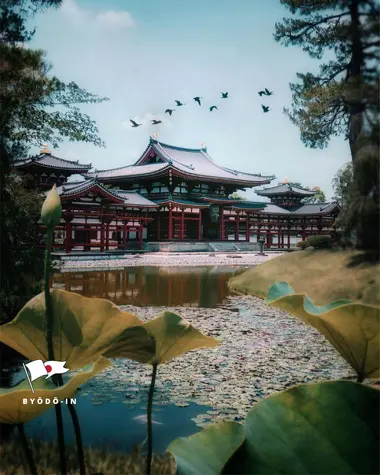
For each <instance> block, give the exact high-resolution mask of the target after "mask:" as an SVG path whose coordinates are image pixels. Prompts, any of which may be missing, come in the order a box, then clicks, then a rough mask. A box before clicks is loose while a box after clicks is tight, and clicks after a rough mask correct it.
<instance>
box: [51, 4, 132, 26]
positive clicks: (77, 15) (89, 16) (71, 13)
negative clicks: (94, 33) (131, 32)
mask: <svg viewBox="0 0 380 475" xmlns="http://www.w3.org/2000/svg"><path fill="white" fill-rule="evenodd" d="M60 11H61V12H62V13H63V14H64V15H65V16H66V17H67V18H68V19H69V20H70V21H71V22H72V23H74V24H77V25H79V24H83V23H85V22H87V23H88V22H91V23H97V24H99V25H103V26H105V27H112V28H115V27H117V28H129V27H131V26H132V25H133V24H134V22H133V19H132V16H131V14H130V13H129V12H127V11H125V10H124V11H118V12H117V11H115V10H102V11H98V12H96V11H93V10H89V9H84V8H81V7H79V5H78V4H77V3H76V1H75V0H64V1H63V2H62V6H61V9H60Z"/></svg>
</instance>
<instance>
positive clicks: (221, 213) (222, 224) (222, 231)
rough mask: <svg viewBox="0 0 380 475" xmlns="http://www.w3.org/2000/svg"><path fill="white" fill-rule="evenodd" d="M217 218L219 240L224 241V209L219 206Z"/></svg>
mask: <svg viewBox="0 0 380 475" xmlns="http://www.w3.org/2000/svg"><path fill="white" fill-rule="evenodd" d="M219 216H220V239H221V240H222V241H224V240H225V239H226V236H225V233H224V208H223V206H219Z"/></svg>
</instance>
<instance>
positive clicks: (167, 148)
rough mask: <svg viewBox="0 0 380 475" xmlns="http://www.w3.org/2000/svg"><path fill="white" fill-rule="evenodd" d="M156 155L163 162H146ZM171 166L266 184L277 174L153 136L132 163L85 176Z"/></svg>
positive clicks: (207, 176) (103, 176)
mask: <svg viewBox="0 0 380 475" xmlns="http://www.w3.org/2000/svg"><path fill="white" fill-rule="evenodd" d="M154 155H155V156H158V157H159V158H160V160H161V162H158V163H153V164H146V162H148V161H149V158H150V157H152V156H154ZM168 169H173V170H175V171H177V172H179V173H180V174H183V175H187V176H189V177H194V178H201V179H203V180H204V179H206V180H207V179H208V180H214V181H222V182H231V183H241V184H245V185H247V186H256V185H263V184H267V183H270V182H271V181H272V180H273V179H274V178H275V177H274V176H261V175H260V174H254V173H243V172H240V171H238V170H232V169H230V168H227V167H223V166H221V165H218V164H217V163H215V162H214V160H213V159H212V158H211V157H210V156H209V155H208V153H207V149H206V148H197V149H190V148H183V147H176V146H174V145H168V144H164V143H162V142H159V141H158V140H155V139H153V138H151V139H150V142H149V144H148V146H147V148H146V149H145V151H144V153H143V154H142V155H141V157H140V158H139V159H138V160H137V161H136V162H135V163H134V164H133V165H130V166H126V167H120V168H114V169H108V170H95V172H90V173H87V174H86V176H97V177H98V178H99V179H100V180H104V181H106V180H111V179H120V178H132V177H137V176H149V175H151V176H154V175H156V174H161V173H162V172H164V171H165V170H168Z"/></svg>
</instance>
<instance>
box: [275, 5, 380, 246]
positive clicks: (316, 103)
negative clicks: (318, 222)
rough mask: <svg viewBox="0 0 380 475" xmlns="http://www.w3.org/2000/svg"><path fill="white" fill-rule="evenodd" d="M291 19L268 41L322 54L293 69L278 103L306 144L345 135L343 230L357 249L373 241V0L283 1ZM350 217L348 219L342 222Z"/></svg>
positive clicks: (378, 35)
mask: <svg viewBox="0 0 380 475" xmlns="http://www.w3.org/2000/svg"><path fill="white" fill-rule="evenodd" d="M282 3H283V4H284V5H285V6H286V7H288V8H289V10H290V12H291V13H292V14H294V15H297V17H295V18H285V19H284V20H283V22H282V23H278V24H276V31H275V35H274V36H275V39H276V41H279V42H280V43H282V44H283V45H285V46H288V45H295V46H301V47H302V49H303V50H304V51H306V52H307V53H308V54H309V55H310V56H311V57H312V58H316V59H322V57H323V55H324V54H325V53H328V56H329V60H325V61H324V62H323V63H322V64H321V65H320V69H319V73H318V74H313V73H310V72H307V73H297V77H298V79H299V80H300V81H299V82H298V83H293V84H290V88H291V90H292V93H293V104H292V106H291V108H290V109H285V113H286V114H288V116H289V117H290V119H291V121H292V122H293V123H294V124H295V125H297V126H298V127H299V128H300V132H301V139H302V141H303V142H304V143H305V145H306V146H308V147H312V148H317V147H319V148H324V147H326V146H327V144H328V143H329V141H330V139H331V137H333V136H337V135H343V136H344V137H345V139H347V140H349V144H350V150H351V158H352V161H353V182H354V184H353V190H352V193H353V195H352V196H354V198H353V199H352V200H351V199H350V200H349V201H348V202H347V203H346V205H345V206H346V208H347V209H346V210H345V213H348V214H349V215H350V219H348V218H347V219H345V221H346V222H347V228H346V230H345V231H346V232H351V231H353V230H355V233H356V241H357V242H356V245H357V247H358V248H360V249H367V250H368V249H377V248H378V246H379V237H380V236H379V218H378V216H379V214H380V207H379V178H380V177H379V173H378V161H379V159H378V146H379V133H378V131H379V100H378V97H379V83H380V81H379V64H380V63H379V61H380V27H379V25H380V22H379V20H380V4H379V2H378V1H377V0H313V1H310V0H282ZM348 223H349V224H348Z"/></svg>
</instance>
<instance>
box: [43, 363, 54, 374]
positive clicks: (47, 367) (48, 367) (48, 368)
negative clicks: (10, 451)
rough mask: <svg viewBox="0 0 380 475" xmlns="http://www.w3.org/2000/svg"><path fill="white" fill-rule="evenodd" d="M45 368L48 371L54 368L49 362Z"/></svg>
mask: <svg viewBox="0 0 380 475" xmlns="http://www.w3.org/2000/svg"><path fill="white" fill-rule="evenodd" d="M45 368H46V371H47V372H48V373H50V371H51V370H52V369H53V368H52V367H51V366H50V365H49V364H47V365H45Z"/></svg>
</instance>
